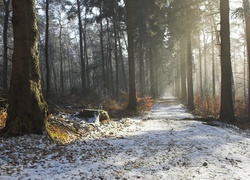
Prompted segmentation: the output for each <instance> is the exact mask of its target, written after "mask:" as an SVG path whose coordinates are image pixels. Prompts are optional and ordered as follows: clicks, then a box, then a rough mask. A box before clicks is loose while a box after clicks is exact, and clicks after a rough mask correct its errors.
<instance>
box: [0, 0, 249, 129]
mask: <svg viewBox="0 0 250 180" xmlns="http://www.w3.org/2000/svg"><path fill="white" fill-rule="evenodd" d="M15 3H17V4H16V5H15ZM31 4H32V5H33V6H34V8H35V9H34V10H33V11H32V9H30V11H29V12H28V11H27V12H26V11H25V13H27V14H28V16H30V17H31V18H28V19H25V18H26V17H25V16H24V15H23V14H22V13H21V11H24V10H25V9H22V8H24V6H25V5H21V4H19V3H18V2H17V1H11V0H3V1H1V2H0V14H1V16H0V28H1V31H0V33H1V36H2V37H3V38H1V39H0V46H1V50H0V74H1V76H0V82H1V83H0V90H1V94H2V95H1V96H2V97H3V98H1V101H2V104H3V103H4V102H5V101H6V99H8V104H9V107H8V120H9V121H10V122H11V121H13V122H14V124H16V123H18V122H17V118H18V119H19V118H21V117H22V116H23V118H24V119H26V120H23V119H22V118H21V121H24V122H25V123H24V124H29V123H28V122H29V121H31V122H32V121H33V120H30V117H33V116H34V114H36V116H38V117H39V118H40V119H43V118H45V117H46V115H47V114H48V109H47V103H46V101H47V102H48V104H49V102H54V101H55V99H57V100H61V101H62V102H61V103H63V101H65V100H67V99H70V98H72V97H75V99H80V98H82V99H86V100H87V99H88V100H89V101H88V102H85V103H90V104H91V101H92V102H94V101H95V102H96V101H98V100H100V102H99V106H102V104H103V103H104V102H101V99H102V97H105V98H108V99H109V100H112V101H115V102H117V104H123V106H124V108H126V109H128V110H130V111H138V107H137V106H138V104H139V102H138V100H139V99H143V98H144V99H145V98H153V99H155V98H158V97H159V96H160V95H162V94H164V93H165V92H171V93H172V94H173V95H174V96H175V97H177V98H179V99H180V100H181V102H182V103H183V104H185V105H186V106H187V108H188V109H189V110H190V111H192V112H193V113H196V114H198V115H201V116H204V117H206V116H213V117H214V118H218V119H219V120H221V121H224V122H230V123H234V122H236V121H237V119H240V118H242V117H245V120H246V121H247V119H248V118H247V117H249V116H250V110H249V102H250V98H249V95H248V94H249V92H250V82H249V73H250V63H249V59H250V58H249V54H250V24H249V23H250V16H249V1H248V0H232V1H228V0H226V1H217V0H210V1H207V0H189V1H187V0H185V1H183V0H169V1H168V0H155V1H152V0H137V1H130V0H127V1H125V2H124V1H123V0H117V1H115V0H110V1H105V0H75V1H74V0H52V1H51V0H37V1H36V2H35V1H32V3H31ZM19 6H21V7H20V9H19V8H17V9H16V10H15V7H19ZM29 8H32V7H29ZM15 12H16V14H15ZM22 20H23V22H22V23H18V22H19V21H22ZM27 21H29V22H30V23H28V24H26V25H25V26H23V27H22V26H21V25H20V24H23V25H24V24H25V23H27ZM31 23H33V24H34V25H33V27H30V30H27V29H28V28H27V27H26V26H27V25H30V24H31ZM15 25H16V26H15ZM34 26H37V29H35V30H34ZM15 28H16V33H15ZM25 31H27V32H28V31H29V33H26V34H25ZM22 32H23V33H22ZM30 35H31V36H33V38H32V37H31V36H30ZM24 38H29V40H27V41H30V42H31V43H27V44H25V43H23V42H24V41H21V40H20V39H24ZM32 41H33V42H32ZM32 44H33V45H32ZM29 48H30V49H29ZM34 49H35V51H37V52H35V53H34V52H33V50H34ZM30 51H31V52H32V53H33V54H32V53H30ZM15 52H16V53H15ZM28 54H30V55H28ZM36 54H37V55H36ZM24 56H27V57H28V58H26V60H25V58H23V57H24ZM29 58H30V59H29ZM20 59H22V60H20ZM31 61H34V62H31ZM27 64H29V65H27ZM26 83H27V84H26ZM30 94H33V95H30ZM32 96H34V97H32ZM37 97H38V98H37ZM33 101H36V103H34V102H33ZM35 104H36V105H35ZM24 106H25V107H26V106H27V107H26V108H23V107H24ZM31 108H33V112H30V109H31ZM6 111H7V110H6V108H3V107H2V112H6ZM25 111H27V112H25ZM27 113H28V114H29V115H25V114H27ZM38 114H39V115H38ZM25 116H26V117H25ZM39 118H38V119H39ZM31 119H32V118H31ZM39 121H40V120H38V121H37V122H39ZM39 123H41V124H43V122H42V121H41V122H39ZM39 123H37V124H39ZM10 124H11V123H10ZM6 126H7V129H8V127H9V126H8V121H7V125H6ZM10 126H11V125H10ZM24 129H25V128H24ZM35 129H36V128H35ZM38 129H39V128H38ZM26 130H27V129H26ZM33 132H37V133H39V132H40V130H34V131H33V130H31V131H30V133H33Z"/></svg>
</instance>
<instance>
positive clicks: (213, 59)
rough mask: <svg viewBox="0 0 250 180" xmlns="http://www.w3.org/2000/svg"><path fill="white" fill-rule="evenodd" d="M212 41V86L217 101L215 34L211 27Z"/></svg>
mask: <svg viewBox="0 0 250 180" xmlns="http://www.w3.org/2000/svg"><path fill="white" fill-rule="evenodd" d="M211 33H212V36H211V39H212V86H213V99H215V57H214V33H213V27H212V26H211Z"/></svg>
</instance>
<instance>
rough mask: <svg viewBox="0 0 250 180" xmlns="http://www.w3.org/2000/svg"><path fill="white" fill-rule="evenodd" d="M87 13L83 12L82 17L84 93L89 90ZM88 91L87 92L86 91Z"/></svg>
mask: <svg viewBox="0 0 250 180" xmlns="http://www.w3.org/2000/svg"><path fill="white" fill-rule="evenodd" d="M86 34H87V11H86V10H85V17H84V29H83V44H84V59H85V62H86V67H85V69H86V75H85V76H86V81H87V82H86V91H88V90H89V88H90V76H89V73H90V71H89V56H88V48H87V37H86ZM87 89H88V90H87Z"/></svg>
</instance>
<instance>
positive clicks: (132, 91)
mask: <svg viewBox="0 0 250 180" xmlns="http://www.w3.org/2000/svg"><path fill="white" fill-rule="evenodd" d="M131 1H132V0H126V1H125V6H126V13H127V34H128V63H129V102H128V106H127V109H129V110H133V111H136V108H137V105H136V88H135V59H134V45H133V44H134V40H133V26H132V14H131V13H132V6H131Z"/></svg>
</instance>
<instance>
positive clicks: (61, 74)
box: [59, 21, 64, 94]
mask: <svg viewBox="0 0 250 180" xmlns="http://www.w3.org/2000/svg"><path fill="white" fill-rule="evenodd" d="M59 24H60V25H59V26H60V32H59V41H60V47H59V52H60V85H61V93H62V94H64V75H63V56H62V55H63V52H62V25H61V21H60V22H59Z"/></svg>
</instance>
